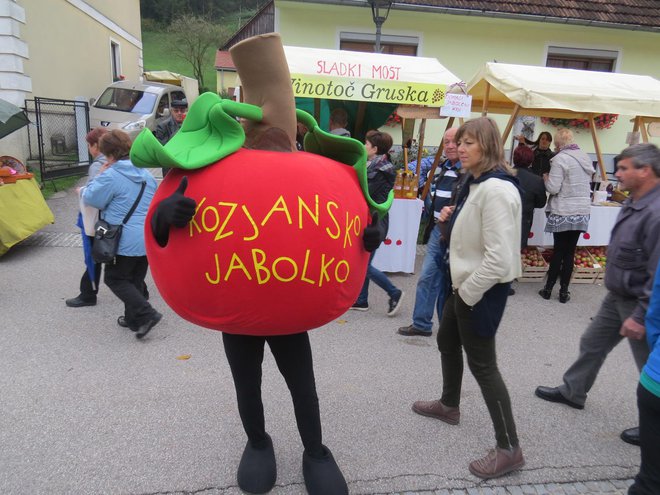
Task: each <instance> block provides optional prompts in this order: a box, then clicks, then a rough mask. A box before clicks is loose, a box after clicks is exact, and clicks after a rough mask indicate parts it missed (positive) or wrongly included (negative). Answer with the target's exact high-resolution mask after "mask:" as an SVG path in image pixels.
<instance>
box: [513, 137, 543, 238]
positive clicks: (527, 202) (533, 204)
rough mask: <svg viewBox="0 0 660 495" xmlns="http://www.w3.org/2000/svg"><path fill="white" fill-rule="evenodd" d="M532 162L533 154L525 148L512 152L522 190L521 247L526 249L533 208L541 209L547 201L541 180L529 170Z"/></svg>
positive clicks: (520, 147) (529, 149) (519, 147)
mask: <svg viewBox="0 0 660 495" xmlns="http://www.w3.org/2000/svg"><path fill="white" fill-rule="evenodd" d="M533 160H534V152H533V151H532V149H531V148H529V147H527V146H518V147H517V148H516V149H515V151H514V152H513V165H514V167H515V170H516V176H517V177H518V182H519V183H520V188H521V189H522V190H523V195H522V229H521V234H522V239H521V242H520V246H521V247H527V239H528V238H529V232H530V230H532V221H533V220H534V208H543V207H544V206H545V202H546V199H547V196H546V192H545V184H544V183H543V179H542V178H541V177H539V176H538V175H536V174H535V173H533V172H532V171H531V170H530V169H529V166H530V165H531V164H532V161H533Z"/></svg>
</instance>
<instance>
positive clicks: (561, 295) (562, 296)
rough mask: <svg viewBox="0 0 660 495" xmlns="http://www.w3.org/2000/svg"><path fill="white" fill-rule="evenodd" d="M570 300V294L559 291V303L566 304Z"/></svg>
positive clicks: (565, 291)
mask: <svg viewBox="0 0 660 495" xmlns="http://www.w3.org/2000/svg"><path fill="white" fill-rule="evenodd" d="M570 300H571V293H570V292H568V291H567V290H560V291H559V302H560V303H567V302H568V301H570Z"/></svg>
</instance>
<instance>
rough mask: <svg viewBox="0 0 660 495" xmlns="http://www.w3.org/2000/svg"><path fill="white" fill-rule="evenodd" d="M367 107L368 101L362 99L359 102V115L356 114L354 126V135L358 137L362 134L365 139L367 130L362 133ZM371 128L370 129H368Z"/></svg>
mask: <svg viewBox="0 0 660 495" xmlns="http://www.w3.org/2000/svg"><path fill="white" fill-rule="evenodd" d="M366 109H367V102H366V101H361V102H360V103H358V108H357V115H356V116H355V126H354V127H353V137H354V138H355V139H357V137H358V136H362V139H363V140H364V135H365V134H366V131H365V132H364V133H362V132H361V131H362V126H363V125H364V112H365V110H366ZM367 130H369V129H367Z"/></svg>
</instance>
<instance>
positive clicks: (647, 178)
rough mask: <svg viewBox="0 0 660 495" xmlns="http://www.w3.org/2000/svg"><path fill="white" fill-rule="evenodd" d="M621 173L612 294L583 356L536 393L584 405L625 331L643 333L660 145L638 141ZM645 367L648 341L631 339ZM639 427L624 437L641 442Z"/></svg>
mask: <svg viewBox="0 0 660 495" xmlns="http://www.w3.org/2000/svg"><path fill="white" fill-rule="evenodd" d="M615 177H616V178H617V180H618V181H619V187H620V188H622V189H623V190H625V191H629V192H630V197H629V198H628V199H627V200H626V201H625V202H624V204H623V207H622V208H621V212H620V213H619V216H618V217H617V220H616V223H615V225H614V228H613V229H612V237H611V239H610V245H609V246H608V249H607V266H606V267H605V287H607V291H608V292H607V295H606V296H605V299H603V302H602V304H601V306H600V309H599V310H598V313H597V314H596V316H594V318H593V319H592V321H591V324H590V325H589V326H588V327H587V329H586V330H585V332H584V333H583V334H582V337H580V347H579V355H578V358H577V360H576V361H575V362H574V363H573V364H572V365H571V366H570V367H569V368H568V370H566V372H565V373H564V377H563V381H564V383H563V384H561V385H559V386H558V387H545V386H539V387H537V388H536V392H535V393H536V395H537V396H538V397H540V398H541V399H543V400H547V401H550V402H560V403H562V404H566V405H568V406H570V407H573V408H575V409H584V405H585V402H586V400H587V394H588V393H589V390H591V387H592V386H593V384H594V382H595V381H596V376H598V371H599V370H600V367H601V366H602V365H603V363H604V362H605V358H606V357H607V355H608V354H609V353H610V351H611V350H612V349H614V347H615V346H616V345H617V344H618V343H619V342H621V340H622V339H623V336H622V335H621V333H625V334H629V333H630V332H635V333H637V334H638V335H642V334H643V332H644V326H645V314H646V311H647V308H648V303H649V295H650V294H651V289H652V287H653V276H654V275H655V272H656V269H657V267H658V260H659V259H660V150H658V148H657V146H655V145H653V144H636V145H633V146H630V147H628V148H626V149H625V150H623V152H622V153H621V155H620V160H619V162H618V164H617V171H616V173H615ZM629 343H630V348H631V350H632V353H633V357H634V359H635V363H636V364H637V368H638V369H639V370H641V369H642V367H643V366H644V363H646V360H647V358H648V354H649V348H648V345H647V343H646V341H645V340H636V339H629ZM638 438H639V434H638V431H637V429H636V428H631V429H628V430H626V431H624V432H623V434H622V439H624V441H627V442H629V443H637V442H639V440H638Z"/></svg>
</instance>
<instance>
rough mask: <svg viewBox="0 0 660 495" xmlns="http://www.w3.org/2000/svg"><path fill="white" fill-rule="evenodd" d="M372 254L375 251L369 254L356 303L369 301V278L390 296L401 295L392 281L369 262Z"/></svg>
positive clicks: (372, 256) (372, 257)
mask: <svg viewBox="0 0 660 495" xmlns="http://www.w3.org/2000/svg"><path fill="white" fill-rule="evenodd" d="M374 254H376V251H374V252H372V253H371V256H369V266H368V267H367V276H366V277H365V278H364V284H363V285H362V290H361V291H360V295H359V296H358V298H357V301H355V302H356V303H357V304H367V303H368V302H369V280H373V282H374V284H376V285H377V286H378V287H380V288H381V289H383V290H384V291H385V292H387V295H388V296H390V297H397V296H400V295H401V291H400V290H399V289H397V288H396V287H394V285H393V284H392V282H390V279H389V278H387V275H385V274H384V273H383V272H381V271H380V270H379V269H378V268H375V267H374V266H373V265H372V264H371V261H372V260H373V259H374Z"/></svg>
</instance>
